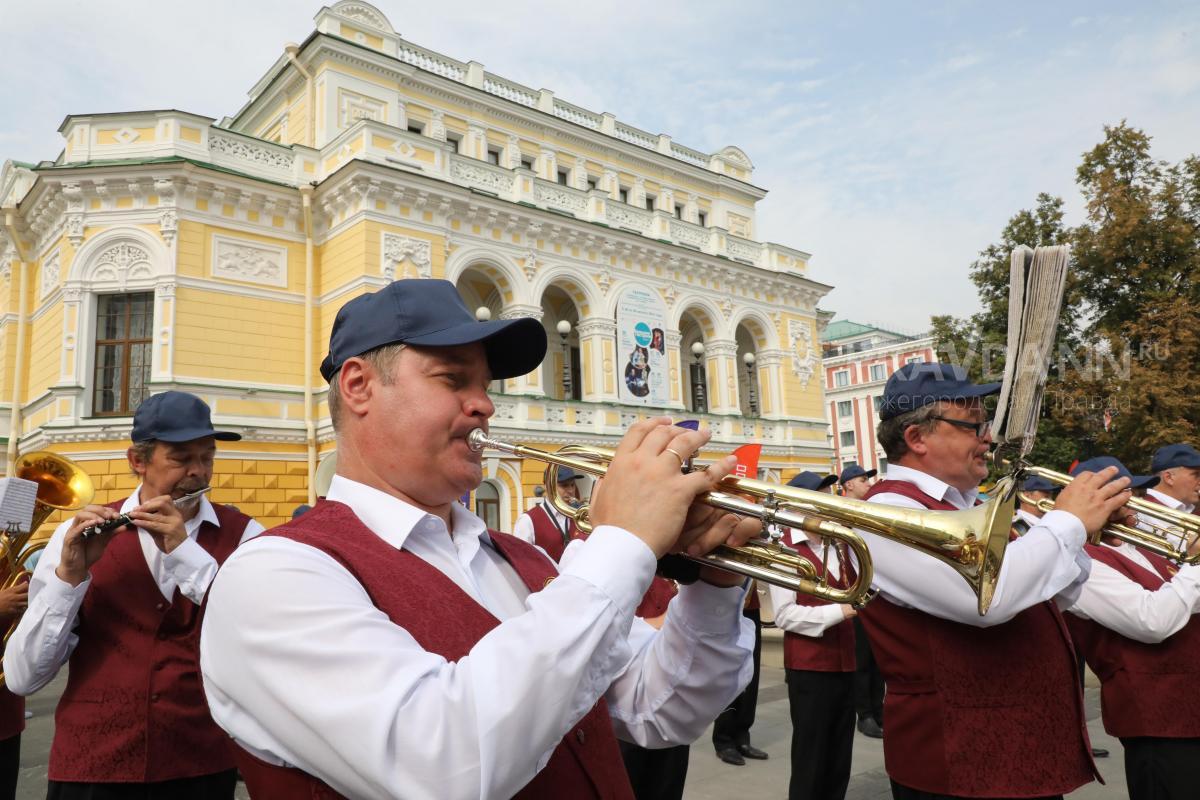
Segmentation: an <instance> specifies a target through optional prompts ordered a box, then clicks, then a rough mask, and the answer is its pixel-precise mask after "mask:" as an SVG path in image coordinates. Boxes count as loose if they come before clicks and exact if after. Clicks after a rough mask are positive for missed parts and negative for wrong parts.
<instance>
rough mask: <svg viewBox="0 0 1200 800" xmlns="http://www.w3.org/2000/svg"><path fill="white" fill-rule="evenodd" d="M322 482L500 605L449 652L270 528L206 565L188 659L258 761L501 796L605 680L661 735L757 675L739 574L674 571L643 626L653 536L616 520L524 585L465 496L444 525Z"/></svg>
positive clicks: (484, 599)
mask: <svg viewBox="0 0 1200 800" xmlns="http://www.w3.org/2000/svg"><path fill="white" fill-rule="evenodd" d="M328 499H329V500H334V501H338V502H342V503H345V504H347V505H348V506H350V507H351V508H352V509H354V512H355V514H357V515H358V517H359V519H360V520H361V521H362V522H363V524H364V525H366V527H367V528H368V529H370V531H371V532H372V533H374V534H375V535H377V536H379V537H380V538H381V539H383V540H384V541H385V542H387V543H388V544H389V545H391V546H393V547H396V548H398V549H404V550H407V551H408V552H410V553H412V554H414V555H416V556H418V557H420V558H421V559H423V560H424V561H426V562H428V563H429V564H430V565H432V566H433V567H435V568H436V569H438V570H439V571H440V572H442V573H443V574H444V575H446V576H447V577H448V578H450V579H451V580H452V581H454V583H455V584H457V585H458V586H459V587H460V588H461V589H462V590H463V591H464V592H466V593H467V594H468V595H469V596H470V597H471V598H473V599H474V600H475V601H477V602H478V603H480V604H481V605H482V606H483V607H484V608H485V609H487V610H488V611H489V612H491V613H492V614H493V615H494V616H496V617H497V618H498V619H500V620H501V624H500V625H499V626H497V627H496V628H495V629H493V630H492V631H491V632H489V633H488V634H487V635H486V636H484V637H483V638H482V639H481V640H480V641H479V642H478V643H477V644H476V645H475V646H474V647H473V648H471V651H470V653H468V654H467V656H465V657H464V658H462V659H460V660H458V661H457V662H453V663H451V662H448V661H446V660H445V659H444V658H442V657H441V656H440V655H437V654H434V653H430V652H428V651H426V650H424V649H422V648H421V646H420V645H419V644H418V643H417V642H416V640H415V639H414V638H413V637H412V635H411V634H409V633H408V631H406V630H405V629H404V628H402V627H400V626H398V625H395V624H393V623H392V622H391V620H390V619H388V617H387V615H386V614H384V613H383V612H382V611H381V610H379V609H378V608H376V607H375V605H374V604H373V603H372V602H371V599H370V597H368V595H367V593H366V590H365V589H364V588H363V586H362V585H361V584H360V583H359V582H358V581H357V580H356V579H355V578H354V577H353V576H352V575H351V574H350V573H349V572H348V571H347V570H346V569H345V568H344V567H343V566H342V565H341V564H340V563H339V562H338V561H336V560H335V559H333V558H332V557H331V556H329V555H327V554H326V553H325V552H323V551H321V550H318V549H316V548H313V547H310V546H308V545H305V544H300V543H298V542H296V541H293V540H291V539H287V538H284V537H279V536H264V537H262V538H260V539H258V540H256V541H254V542H250V543H248V544H247V545H246V546H245V547H242V548H239V549H238V551H237V552H236V553H234V554H233V556H232V557H231V558H229V559H228V560H227V561H226V562H225V565H224V567H223V568H222V569H221V572H220V574H219V575H218V576H217V579H216V581H215V582H214V583H213V587H212V591H211V593H210V595H209V599H208V607H207V611H206V615H205V619H204V627H203V632H202V635H201V642H200V665H201V670H202V672H203V674H204V688H205V692H206V694H207V696H208V703H209V707H210V709H211V711H212V715H213V719H215V720H216V722H217V724H218V725H220V726H221V727H222V728H224V729H225V730H226V731H227V732H228V733H229V734H230V735H231V736H232V737H233V738H234V739H235V740H236V741H237V742H238V743H239V744H240V745H242V746H243V747H245V748H246V749H247V750H249V751H250V752H251V753H253V754H254V755H256V756H258V757H259V758H261V759H263V760H265V761H268V762H270V763H273V764H286V765H291V766H296V767H298V768H299V769H301V770H303V771H305V772H307V773H309V774H311V775H315V776H317V777H318V778H320V779H321V780H323V781H325V782H326V783H328V784H329V785H330V786H332V787H333V788H335V789H336V790H337V791H339V792H341V793H342V794H345V795H347V796H349V797H354V798H388V797H399V796H403V797H405V798H460V797H461V798H484V797H486V798H492V797H496V798H506V797H511V796H512V795H513V794H515V793H516V792H517V791H518V790H520V788H521V787H523V786H524V785H525V784H527V783H528V782H529V781H530V780H532V779H533V777H534V776H535V775H536V774H537V772H538V770H540V769H541V768H542V767H544V766H545V765H546V762H547V761H549V759H550V756H551V754H552V753H553V751H554V748H555V747H556V746H557V745H558V743H559V741H560V740H561V739H562V737H563V736H564V735H566V734H567V732H568V731H569V730H570V729H571V727H573V726H574V725H575V724H576V723H577V722H578V721H579V720H580V719H581V718H582V717H583V716H584V715H585V714H586V713H587V712H588V710H589V709H590V708H591V707H592V706H593V705H594V704H595V703H596V701H597V700H598V699H599V698H600V697H601V696H603V697H605V698H606V699H607V700H608V704H609V713H610V714H611V716H612V719H613V722H614V725H615V729H616V733H617V735H618V736H620V737H621V738H623V739H627V740H629V741H632V742H635V743H637V744H639V745H641V746H643V747H651V748H654V747H665V746H669V745H674V744H680V743H687V742H691V741H693V740H695V739H696V738H697V737H699V736H700V734H701V733H703V732H704V730H705V728H706V727H707V725H708V724H709V723H710V722H711V721H712V720H713V719H714V718H715V717H716V716H717V714H718V713H720V712H721V711H722V710H723V709H724V708H725V707H726V706H727V705H728V703H729V702H730V701H731V700H732V699H733V698H734V697H735V696H736V695H737V694H738V692H740V691H741V689H742V687H744V686H745V685H746V684H747V683H748V682H749V680H750V676H751V674H752V672H753V663H752V653H753V646H754V630H753V626H752V625H751V624H750V622H749V621H748V620H745V619H744V618H743V617H742V614H741V607H742V601H743V599H744V595H745V588H744V587H741V588H731V589H721V588H717V587H714V586H709V585H707V584H703V583H697V584H695V585H693V586H685V587H682V588H681V589H680V593H679V595H678V596H677V597H676V598H674V599H673V600H672V601H671V605H670V609H669V611H668V613H667V618H666V622H665V624H664V626H663V628H662V630H661V631H655V630H654V629H653V628H651V627H650V626H649V625H647V624H646V623H645V622H643V621H642V620H635V619H634V609H636V608H637V605H638V603H639V602H640V601H641V599H642V595H643V593H644V592H645V591H646V589H647V587H648V586H649V585H650V580H651V578H652V576H653V574H654V569H655V558H654V554H653V552H652V551H651V550H650V549H649V548H648V547H647V546H646V545H645V544H644V543H643V542H642V541H641V540H639V539H637V538H636V537H635V536H633V535H632V534H630V533H629V532H627V531H625V530H623V529H620V528H615V527H611V526H603V525H602V526H600V527H598V528H596V530H595V532H594V533H593V534H592V535H591V537H590V538H588V540H587V541H583V542H581V541H576V542H573V543H572V544H571V545H570V547H569V548H568V550H567V552H566V553H564V556H563V561H562V565H561V569H560V574H559V577H558V578H556V579H555V580H554V581H553V582H551V583H550V584H549V586H547V587H546V588H545V589H543V590H542V591H540V592H536V593H533V594H531V593H529V591H528V590H527V589H526V587H525V586H524V584H523V583H522V582H521V579H520V578H519V577H518V576H517V574H516V572H515V571H514V570H513V569H512V567H511V566H510V565H509V564H508V562H507V561H505V560H504V558H503V557H502V556H500V554H499V553H498V552H497V551H496V550H495V549H494V546H493V545H492V544H491V537H490V536H489V535H488V533H487V531H486V529H485V528H484V524H483V522H482V521H481V520H480V519H479V518H478V517H476V516H474V515H473V514H471V513H470V512H469V511H467V510H466V509H464V508H463V507H462V506H460V505H458V504H457V503H456V504H455V505H454V507H453V512H452V516H451V523H452V524H451V529H450V530H449V531H447V529H446V525H445V524H444V523H443V521H442V520H441V519H440V518H438V517H436V516H433V515H431V514H427V513H425V512H423V511H421V510H420V509H417V508H415V507H413V506H411V505H408V504H407V503H404V502H402V501H400V500H399V499H397V498H395V497H392V496H390V495H388V494H386V493H383V492H380V491H378V490H376V489H373V488H371V487H368V486H365V485H363V484H360V483H356V482H354V481H351V480H348V479H346V478H344V477H342V476H336V477H335V478H334V479H333V482H332V485H331V486H330V489H329V495H328Z"/></svg>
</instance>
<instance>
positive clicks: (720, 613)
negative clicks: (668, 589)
mask: <svg viewBox="0 0 1200 800" xmlns="http://www.w3.org/2000/svg"><path fill="white" fill-rule="evenodd" d="M749 585H750V581H749V580H747V581H744V582H743V583H742V584H741V585H739V586H728V587H724V586H713V585H712V584H710V583H705V582H704V581H696V582H695V583H692V584H688V585H686V586H680V587H679V602H677V603H672V604H671V605H672V607H673V608H674V609H675V613H678V614H679V617H678V619H679V621H681V622H682V623H683V624H684V625H686V626H687V627H688V628H690V629H692V630H693V631H695V632H696V633H699V634H705V635H709V636H725V635H727V634H728V633H730V632H731V631H735V630H737V628H738V626H739V625H740V624H741V619H742V604H743V603H745V601H746V589H747V587H748V586H749Z"/></svg>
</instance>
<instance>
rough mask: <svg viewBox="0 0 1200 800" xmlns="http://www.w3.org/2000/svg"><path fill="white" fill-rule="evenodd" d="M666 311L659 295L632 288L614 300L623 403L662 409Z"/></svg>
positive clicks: (666, 399) (666, 392)
mask: <svg viewBox="0 0 1200 800" xmlns="http://www.w3.org/2000/svg"><path fill="white" fill-rule="evenodd" d="M666 330H667V309H666V306H664V305H663V301H662V298H661V297H659V294H658V292H656V291H654V290H653V289H650V288H648V287H645V286H631V287H629V288H628V289H626V290H625V291H624V292H622V293H621V297H620V299H618V300H617V369H618V373H619V374H618V375H617V377H618V380H617V397H618V398H619V399H620V401H621V402H622V403H632V404H636V405H643V406H665V405H667V404H668V403H670V401H671V387H670V385H669V384H668V378H669V377H670V372H671V371H670V368H669V366H668V363H669V362H668V359H667V335H666Z"/></svg>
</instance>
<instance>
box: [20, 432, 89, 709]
mask: <svg viewBox="0 0 1200 800" xmlns="http://www.w3.org/2000/svg"><path fill="white" fill-rule="evenodd" d="M13 477H14V478H23V479H25V480H27V481H33V482H34V483H36V484H37V487H38V488H37V498H36V499H35V500H34V503H33V518H32V520H31V521H30V523H29V529H28V530H21V529H19V527H18V526H17V525H10V526H9V528H8V530H6V531H4V532H3V533H2V534H0V553H2V555H0V589H11V588H12V587H13V586H16V585H17V584H18V583H22V582H24V581H27V580H29V575H30V571H29V569H28V568H27V567H26V564H27V563H28V562H29V559H30V558H31V557H32V556H33V555H34V554H35V553H38V552H41V551H42V550H43V549H44V548H45V547H46V545H47V544H48V543H49V541H50V533H51V532H46V533H42V532H41V531H40V530H39V529H40V528H41V527H42V525H43V524H44V523H45V522H46V520H47V519H48V518H49V517H50V515H51V514H53V513H54V512H55V511H75V510H77V509H80V508H83V507H84V506H86V505H87V504H88V503H90V502H92V497H93V496H94V495H95V493H96V492H95V487H94V486H93V484H92V479H91V478H90V477H88V474H87V473H86V472H84V471H83V468H82V467H80V466H79V465H78V464H76V463H75V462H74V461H72V460H70V459H69V458H65V457H64V456H60V455H57V454H55V453H51V452H49V451H46V450H40V451H37V452H34V453H26V454H25V455H23V456H21V457H20V458H18V459H17V461H16V464H15V466H14V469H13ZM18 621H19V619H18V620H13V622H12V624H11V625H9V626H8V630H7V631H5V633H4V642H5V643H7V642H8V638H9V637H10V636H12V632H13V631H14V630H16V627H17V622H18ZM3 685H4V672H3V670H0V686H3Z"/></svg>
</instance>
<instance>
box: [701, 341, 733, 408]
mask: <svg viewBox="0 0 1200 800" xmlns="http://www.w3.org/2000/svg"><path fill="white" fill-rule="evenodd" d="M737 355H738V348H737V342H736V341H734V340H733V339H714V340H711V341H708V342H705V344H704V361H705V365H706V366H707V369H708V392H709V398H708V410H709V411H711V412H712V413H714V414H740V413H741V411H742V410H741V406H740V404H739V403H740V401H739V397H738V376H737V368H738V360H737Z"/></svg>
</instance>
